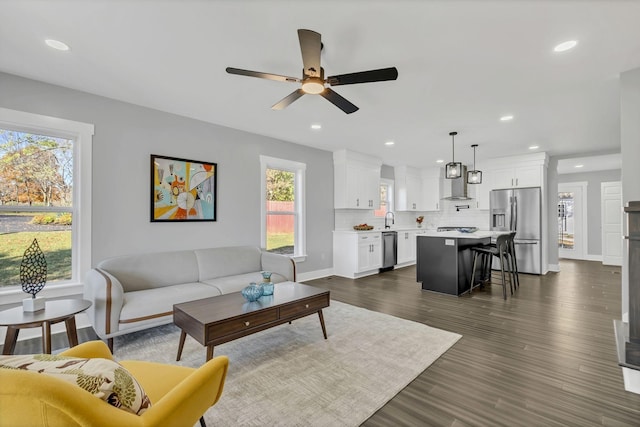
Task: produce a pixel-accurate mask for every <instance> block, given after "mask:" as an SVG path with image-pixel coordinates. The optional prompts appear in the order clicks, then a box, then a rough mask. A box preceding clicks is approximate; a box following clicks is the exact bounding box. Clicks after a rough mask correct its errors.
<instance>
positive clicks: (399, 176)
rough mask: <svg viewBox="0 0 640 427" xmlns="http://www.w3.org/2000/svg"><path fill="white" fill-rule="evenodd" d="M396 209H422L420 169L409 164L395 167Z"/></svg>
mask: <svg viewBox="0 0 640 427" xmlns="http://www.w3.org/2000/svg"><path fill="white" fill-rule="evenodd" d="M394 183H395V208H396V211H421V210H424V209H423V206H422V205H423V203H422V176H421V173H420V170H419V169H415V168H412V167H409V166H396V167H395V168H394Z"/></svg>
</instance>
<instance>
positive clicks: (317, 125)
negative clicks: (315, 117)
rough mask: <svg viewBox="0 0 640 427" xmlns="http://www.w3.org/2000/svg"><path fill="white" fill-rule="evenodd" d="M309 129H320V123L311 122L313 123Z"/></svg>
mask: <svg viewBox="0 0 640 427" xmlns="http://www.w3.org/2000/svg"><path fill="white" fill-rule="evenodd" d="M311 129H313V130H319V129H322V125H319V124H313V125H311Z"/></svg>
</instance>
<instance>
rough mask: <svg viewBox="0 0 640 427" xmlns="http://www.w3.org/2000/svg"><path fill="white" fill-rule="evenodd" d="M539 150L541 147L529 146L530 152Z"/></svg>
mask: <svg viewBox="0 0 640 427" xmlns="http://www.w3.org/2000/svg"><path fill="white" fill-rule="evenodd" d="M538 148H540V146H539V145H530V146H529V150H537V149H538Z"/></svg>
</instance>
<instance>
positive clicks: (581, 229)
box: [558, 182, 587, 259]
mask: <svg viewBox="0 0 640 427" xmlns="http://www.w3.org/2000/svg"><path fill="white" fill-rule="evenodd" d="M586 190H587V183H586V182H571V183H561V184H558V255H559V257H560V258H572V259H585V252H586V249H587V218H586V212H587V209H586V204H587V191H586Z"/></svg>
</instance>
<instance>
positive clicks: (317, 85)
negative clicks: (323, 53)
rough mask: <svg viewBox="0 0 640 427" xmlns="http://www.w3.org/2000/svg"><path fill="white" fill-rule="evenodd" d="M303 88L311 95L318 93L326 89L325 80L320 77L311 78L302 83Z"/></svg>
mask: <svg viewBox="0 0 640 427" xmlns="http://www.w3.org/2000/svg"><path fill="white" fill-rule="evenodd" d="M302 90H303V91H304V93H308V94H310V95H317V94H319V93H322V92H323V91H324V82H323V81H322V80H320V79H310V80H307V81H306V82H304V83H302Z"/></svg>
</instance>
